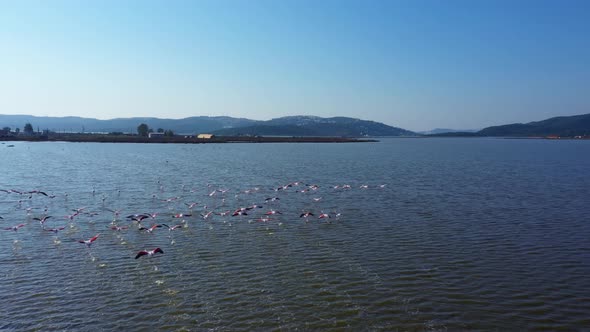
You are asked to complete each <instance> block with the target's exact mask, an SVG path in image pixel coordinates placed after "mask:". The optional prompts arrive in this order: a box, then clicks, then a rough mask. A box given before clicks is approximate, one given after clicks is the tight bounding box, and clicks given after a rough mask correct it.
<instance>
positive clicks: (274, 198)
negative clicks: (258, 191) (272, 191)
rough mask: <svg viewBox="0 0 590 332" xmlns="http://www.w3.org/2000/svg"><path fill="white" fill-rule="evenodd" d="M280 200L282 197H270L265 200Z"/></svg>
mask: <svg viewBox="0 0 590 332" xmlns="http://www.w3.org/2000/svg"><path fill="white" fill-rule="evenodd" d="M278 200H280V198H278V197H269V198H267V199H265V200H264V201H265V202H275V201H278Z"/></svg>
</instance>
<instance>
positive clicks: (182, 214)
mask: <svg viewBox="0 0 590 332" xmlns="http://www.w3.org/2000/svg"><path fill="white" fill-rule="evenodd" d="M192 216H193V215H192V214H191V213H177V214H175V215H173V216H172V218H184V217H192Z"/></svg>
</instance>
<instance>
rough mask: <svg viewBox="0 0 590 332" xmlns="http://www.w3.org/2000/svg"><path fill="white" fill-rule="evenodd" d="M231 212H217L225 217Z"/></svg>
mask: <svg viewBox="0 0 590 332" xmlns="http://www.w3.org/2000/svg"><path fill="white" fill-rule="evenodd" d="M230 213H231V211H222V212H218V213H216V214H217V215H219V216H222V217H225V216H227V215H229V214H230Z"/></svg>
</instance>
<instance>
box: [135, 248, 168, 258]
mask: <svg viewBox="0 0 590 332" xmlns="http://www.w3.org/2000/svg"><path fill="white" fill-rule="evenodd" d="M157 253H160V254H163V253H164V251H163V250H162V249H160V248H156V249H154V250H141V251H140V252H138V253H137V255H136V256H135V259H138V258H139V257H141V256H146V255H147V256H148V257H151V256H153V255H155V254H157Z"/></svg>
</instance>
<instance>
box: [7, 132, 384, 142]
mask: <svg viewBox="0 0 590 332" xmlns="http://www.w3.org/2000/svg"><path fill="white" fill-rule="evenodd" d="M0 141H7V142H8V141H27V142H96V143H180V144H205V143H367V142H378V141H377V140H373V139H356V138H346V137H271V136H214V137H211V138H198V137H196V136H189V135H187V136H183V135H175V136H158V137H147V136H139V135H108V134H79V133H78V134H51V135H18V136H5V137H0Z"/></svg>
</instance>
